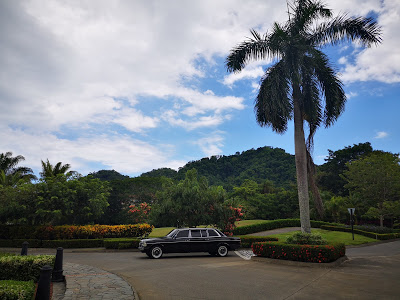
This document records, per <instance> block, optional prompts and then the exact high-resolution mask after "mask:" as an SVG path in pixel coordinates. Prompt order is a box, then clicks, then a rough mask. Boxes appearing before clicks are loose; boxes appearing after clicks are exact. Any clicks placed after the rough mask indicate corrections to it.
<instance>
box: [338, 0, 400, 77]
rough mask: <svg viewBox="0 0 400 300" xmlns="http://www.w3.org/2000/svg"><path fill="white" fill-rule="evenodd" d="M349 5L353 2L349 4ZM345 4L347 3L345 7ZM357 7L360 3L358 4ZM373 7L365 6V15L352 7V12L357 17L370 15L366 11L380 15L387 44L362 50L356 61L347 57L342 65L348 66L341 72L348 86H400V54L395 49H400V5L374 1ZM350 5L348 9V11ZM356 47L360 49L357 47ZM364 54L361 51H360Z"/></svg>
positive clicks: (356, 56)
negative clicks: (371, 83)
mask: <svg viewBox="0 0 400 300" xmlns="http://www.w3.org/2000/svg"><path fill="white" fill-rule="evenodd" d="M346 2H348V3H350V2H353V1H346ZM341 4H343V3H341ZM355 4H356V3H355ZM369 4H370V5H368V4H366V5H364V4H363V5H361V6H360V8H361V11H359V12H357V9H356V7H351V8H352V9H350V12H352V13H355V14H356V15H358V14H362V15H366V13H367V12H366V8H370V9H371V11H375V12H376V13H379V16H378V24H379V25H380V26H381V27H382V37H383V41H382V43H381V44H379V45H378V46H372V47H371V48H368V49H360V48H358V49H357V51H356V52H355V53H354V55H355V60H354V61H352V60H349V59H347V58H346V57H343V58H341V60H340V61H339V63H341V64H344V67H343V69H342V70H341V73H342V79H343V80H344V81H345V82H355V81H371V80H374V81H381V82H385V83H396V82H400V52H399V51H397V50H394V49H399V47H400V36H399V35H398V32H399V30H400V22H399V18H400V2H399V1H398V0H396V1H370V3H369ZM345 8H346V5H345V6H344V8H343V9H344V10H345ZM354 46H356V47H357V46H359V45H357V44H354ZM359 50H361V51H359Z"/></svg>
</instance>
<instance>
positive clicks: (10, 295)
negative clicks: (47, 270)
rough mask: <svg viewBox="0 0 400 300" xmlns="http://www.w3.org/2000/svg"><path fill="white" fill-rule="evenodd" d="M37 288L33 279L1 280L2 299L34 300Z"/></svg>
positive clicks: (0, 291)
mask: <svg viewBox="0 0 400 300" xmlns="http://www.w3.org/2000/svg"><path fill="white" fill-rule="evenodd" d="M35 288H36V285H35V283H34V282H33V281H15V280H0V299H2V300H32V299H33V296H34V293H35Z"/></svg>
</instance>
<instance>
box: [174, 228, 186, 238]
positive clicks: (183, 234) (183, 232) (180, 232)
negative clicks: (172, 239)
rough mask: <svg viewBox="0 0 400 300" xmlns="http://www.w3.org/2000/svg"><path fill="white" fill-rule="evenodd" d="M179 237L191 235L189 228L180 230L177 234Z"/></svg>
mask: <svg viewBox="0 0 400 300" xmlns="http://www.w3.org/2000/svg"><path fill="white" fill-rule="evenodd" d="M176 237H177V238H185V237H189V230H181V231H179V232H178V234H177V235H176Z"/></svg>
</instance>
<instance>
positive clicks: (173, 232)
mask: <svg viewBox="0 0 400 300" xmlns="http://www.w3.org/2000/svg"><path fill="white" fill-rule="evenodd" d="M177 231H178V229H172V230H171V231H170V233H168V234H167V237H173V236H174V235H175V234H176V232H177Z"/></svg>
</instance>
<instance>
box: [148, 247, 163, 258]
mask: <svg viewBox="0 0 400 300" xmlns="http://www.w3.org/2000/svg"><path fill="white" fill-rule="evenodd" d="M162 255H163V250H162V248H161V247H160V246H154V247H153V248H151V250H150V257H151V258H156V259H157V258H161V256H162Z"/></svg>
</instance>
